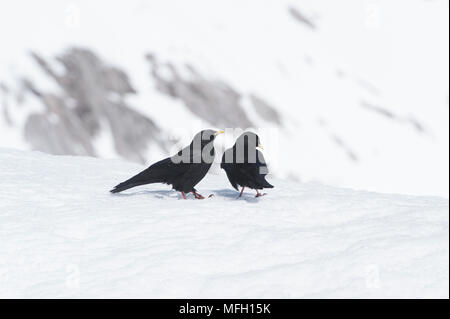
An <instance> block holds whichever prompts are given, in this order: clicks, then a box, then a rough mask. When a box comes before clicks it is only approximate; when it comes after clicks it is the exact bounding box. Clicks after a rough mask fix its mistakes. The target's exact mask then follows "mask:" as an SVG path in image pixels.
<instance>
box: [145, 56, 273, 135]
mask: <svg viewBox="0 0 450 319" xmlns="http://www.w3.org/2000/svg"><path fill="white" fill-rule="evenodd" d="M147 60H148V61H149V62H150V64H151V68H152V70H151V74H152V76H153V78H154V80H155V82H156V87H157V89H158V90H159V91H160V92H162V93H164V94H167V95H169V96H171V97H173V98H177V99H180V100H182V101H183V103H184V104H185V105H186V107H187V108H189V110H191V112H192V113H194V114H196V115H197V116H198V117H200V118H202V119H203V120H205V121H207V122H209V123H211V124H213V125H216V126H217V127H233V128H235V127H240V128H248V127H252V126H254V124H255V123H254V122H253V121H252V120H251V119H249V118H248V116H247V114H246V113H245V111H244V109H243V106H242V104H241V97H242V94H241V93H239V92H238V91H237V90H235V89H234V88H232V87H231V86H229V85H227V84H226V83H224V82H222V81H218V80H211V79H207V78H205V77H204V76H202V75H201V74H200V73H199V72H198V71H197V70H196V69H195V68H194V67H193V66H189V65H188V66H186V68H185V69H186V72H187V73H188V75H187V76H181V75H180V73H181V72H179V70H177V68H176V67H175V66H174V65H172V64H168V63H160V62H159V61H158V60H157V59H156V57H155V56H153V55H150V54H149V55H147ZM252 100H253V102H254V104H255V107H256V109H257V111H258V112H259V113H260V115H261V116H262V117H263V118H264V119H266V120H267V119H269V120H271V121H275V122H277V124H280V123H281V121H280V118H279V115H278V113H277V112H276V110H275V109H274V108H272V107H271V106H270V105H268V104H267V103H265V102H264V101H263V100H262V99H260V98H257V97H255V96H253V98H252Z"/></svg>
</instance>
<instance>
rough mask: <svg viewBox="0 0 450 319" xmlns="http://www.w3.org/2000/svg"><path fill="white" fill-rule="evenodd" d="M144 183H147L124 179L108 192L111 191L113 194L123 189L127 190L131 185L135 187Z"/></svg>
mask: <svg viewBox="0 0 450 319" xmlns="http://www.w3.org/2000/svg"><path fill="white" fill-rule="evenodd" d="M144 184H147V183H142V182H140V183H137V182H131V181H130V180H128V181H125V182H123V183H120V184H119V185H116V186H114V188H113V189H111V190H110V192H111V193H113V194H115V193H120V192H123V191H124V190H127V189H129V188H133V187H136V186H141V185H144Z"/></svg>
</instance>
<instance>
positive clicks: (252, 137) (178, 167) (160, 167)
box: [111, 130, 273, 199]
mask: <svg viewBox="0 0 450 319" xmlns="http://www.w3.org/2000/svg"><path fill="white" fill-rule="evenodd" d="M222 133H224V131H213V130H204V131H201V132H200V133H198V134H197V135H195V137H194V139H193V140H192V142H191V144H190V145H189V146H187V147H185V148H183V149H182V150H181V151H179V152H178V153H177V154H176V155H174V156H171V157H169V158H166V159H163V160H162V161H159V162H157V163H155V164H153V165H151V166H150V167H149V168H147V169H146V170H144V171H142V172H140V173H139V174H137V175H136V176H133V177H132V178H130V179H128V180H126V181H125V182H123V183H120V184H119V185H117V186H116V187H114V189H112V190H111V193H119V192H122V191H124V190H126V189H129V188H132V187H136V186H140V185H145V184H152V183H164V184H168V185H172V188H173V189H174V190H176V191H179V192H181V195H182V197H183V198H184V199H186V194H187V193H193V194H194V196H195V198H197V199H204V197H203V196H202V195H200V194H199V193H197V190H196V189H195V185H197V184H198V183H199V182H200V181H201V180H202V179H203V177H205V175H206V173H208V170H209V168H210V167H211V165H212V163H213V161H214V157H215V150H214V140H215V138H216V136H218V135H219V134H222ZM257 148H261V149H262V146H261V144H260V141H259V137H258V135H256V134H255V133H252V132H245V133H243V134H242V135H241V136H240V137H239V138H238V139H237V140H236V143H235V144H234V146H233V147H232V148H230V149H228V150H227V151H225V153H224V154H223V156H222V162H221V165H220V167H221V168H222V169H224V170H225V172H226V173H227V176H228V180H229V181H230V183H231V185H232V186H233V187H234V188H235V189H236V190H237V191H239V188H238V186H241V187H242V190H241V192H240V194H239V197H241V196H242V193H243V192H244V189H245V188H246V187H247V188H251V189H254V190H256V197H260V196H263V194H261V193H260V192H259V190H262V189H264V188H273V186H272V185H270V184H269V183H268V182H267V181H266V178H265V176H266V175H267V174H268V170H267V165H266V162H265V160H264V156H263V154H262V153H261V152H260V151H258V150H257Z"/></svg>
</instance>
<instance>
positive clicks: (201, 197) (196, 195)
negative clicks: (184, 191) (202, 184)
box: [192, 191, 205, 199]
mask: <svg viewBox="0 0 450 319" xmlns="http://www.w3.org/2000/svg"><path fill="white" fill-rule="evenodd" d="M192 193H193V194H194V196H195V198H197V199H205V197H203V196H202V195H200V194H199V193H197V192H196V191H192Z"/></svg>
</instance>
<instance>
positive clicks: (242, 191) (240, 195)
mask: <svg viewBox="0 0 450 319" xmlns="http://www.w3.org/2000/svg"><path fill="white" fill-rule="evenodd" d="M244 189H245V186H243V187H242V190H241V193H240V194H239V196H238V198H241V197H242V194H243V193H244Z"/></svg>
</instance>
